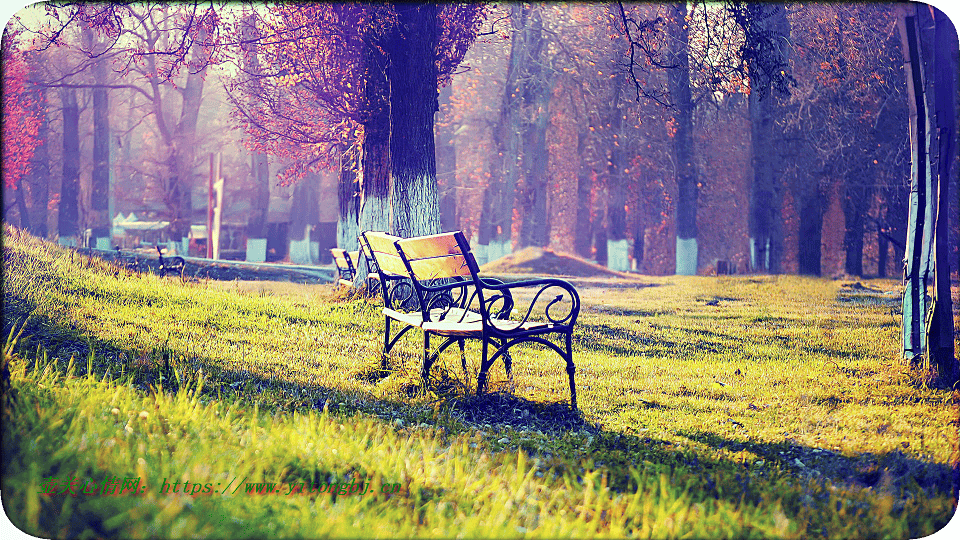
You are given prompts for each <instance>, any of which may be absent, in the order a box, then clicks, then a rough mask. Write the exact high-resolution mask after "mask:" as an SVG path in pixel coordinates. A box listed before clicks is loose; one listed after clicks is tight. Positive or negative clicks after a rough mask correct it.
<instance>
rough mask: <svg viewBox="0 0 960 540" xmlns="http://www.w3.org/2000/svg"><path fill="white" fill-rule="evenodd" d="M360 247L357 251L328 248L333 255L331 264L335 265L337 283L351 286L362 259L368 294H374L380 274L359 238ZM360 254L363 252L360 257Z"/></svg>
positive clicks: (378, 283)
mask: <svg viewBox="0 0 960 540" xmlns="http://www.w3.org/2000/svg"><path fill="white" fill-rule="evenodd" d="M360 247H361V249H359V250H357V251H346V250H343V249H339V248H333V249H331V250H330V254H331V255H333V264H334V265H335V266H336V267H337V284H339V285H343V286H346V287H350V288H352V287H353V283H354V281H355V280H356V277H357V270H358V269H359V268H360V262H361V260H362V261H363V262H364V264H366V268H367V277H366V280H365V281H366V285H367V289H368V291H369V292H370V294H376V292H377V290H378V288H379V286H380V281H379V277H380V276H379V275H378V273H377V270H376V268H375V264H374V263H373V261H372V258H371V257H370V256H369V255H367V254H366V249H365V246H364V245H363V240H362V239H361V240H360ZM361 254H363V255H362V259H361Z"/></svg>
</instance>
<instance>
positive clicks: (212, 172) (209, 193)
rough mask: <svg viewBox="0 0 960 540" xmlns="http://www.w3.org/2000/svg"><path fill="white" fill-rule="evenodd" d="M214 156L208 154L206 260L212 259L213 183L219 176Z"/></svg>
mask: <svg viewBox="0 0 960 540" xmlns="http://www.w3.org/2000/svg"><path fill="white" fill-rule="evenodd" d="M214 159H215V157H214V155H213V153H211V154H210V174H209V176H208V177H207V258H208V259H210V258H213V182H214V178H215V177H216V176H219V175H220V172H219V171H215V170H214V168H215V166H216V165H215V163H214Z"/></svg>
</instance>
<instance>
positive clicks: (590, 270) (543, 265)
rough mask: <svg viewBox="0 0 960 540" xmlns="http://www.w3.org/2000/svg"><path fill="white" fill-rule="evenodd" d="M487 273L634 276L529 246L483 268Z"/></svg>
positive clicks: (574, 257) (572, 256)
mask: <svg viewBox="0 0 960 540" xmlns="http://www.w3.org/2000/svg"><path fill="white" fill-rule="evenodd" d="M480 271H481V272H483V273H485V274H539V275H554V276H574V277H626V278H629V277H633V276H631V275H630V274H626V273H624V272H617V271H615V270H610V269H609V268H605V267H603V266H600V265H598V264H594V263H592V262H590V261H587V260H585V259H581V258H580V257H577V256H575V255H570V254H567V253H563V252H559V251H553V250H552V249H545V248H535V247H528V248H524V249H522V250H520V251H518V252H516V253H511V254H510V255H507V256H505V257H502V258H500V259H497V260H495V261H491V262H489V263H487V264H485V265H483V266H481V267H480Z"/></svg>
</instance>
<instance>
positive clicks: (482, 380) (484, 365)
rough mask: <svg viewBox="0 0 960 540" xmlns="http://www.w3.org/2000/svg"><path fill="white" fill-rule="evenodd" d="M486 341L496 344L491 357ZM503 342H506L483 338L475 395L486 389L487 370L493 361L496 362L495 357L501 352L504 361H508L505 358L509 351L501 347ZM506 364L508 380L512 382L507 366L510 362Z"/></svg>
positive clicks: (511, 375)
mask: <svg viewBox="0 0 960 540" xmlns="http://www.w3.org/2000/svg"><path fill="white" fill-rule="evenodd" d="M488 342H492V343H493V344H494V345H496V346H497V351H496V352H495V353H494V354H493V356H492V357H491V356H489V355H488V353H487V343H488ZM504 343H506V341H505V340H504V341H500V342H498V341H497V340H495V339H492V338H484V339H483V354H482V355H481V357H480V374H479V375H477V395H478V396H479V395H480V394H482V393H484V392H485V391H486V389H487V372H488V371H490V366H492V365H493V363H494V362H496V360H497V357H498V356H500V355H501V354H502V355H503V356H504V363H506V362H508V360H507V358H509V354H510V353H509V352H508V351H507V350H505V349H503V345H504ZM501 351H502V352H501ZM491 358H492V360H491ZM511 363H512V362H511ZM507 366H508V367H507V370H508V373H510V381H511V382H512V381H513V374H512V371H511V370H510V367H509V366H510V364H507Z"/></svg>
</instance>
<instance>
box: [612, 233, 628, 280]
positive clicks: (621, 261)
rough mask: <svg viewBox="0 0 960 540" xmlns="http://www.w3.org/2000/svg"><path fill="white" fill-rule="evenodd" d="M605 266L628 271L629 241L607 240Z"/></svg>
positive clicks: (618, 270) (619, 270)
mask: <svg viewBox="0 0 960 540" xmlns="http://www.w3.org/2000/svg"><path fill="white" fill-rule="evenodd" d="M607 268H609V269H611V270H616V271H617V272H629V271H630V241H629V240H627V239H626V238H624V239H623V240H607Z"/></svg>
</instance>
